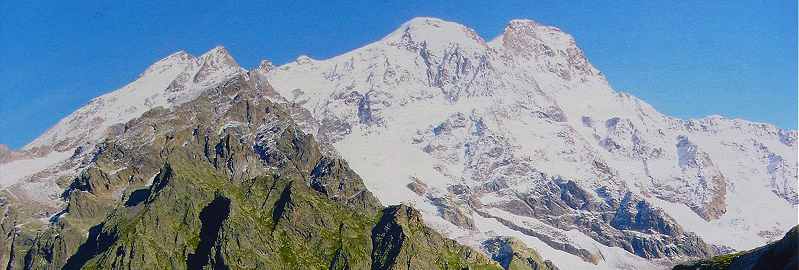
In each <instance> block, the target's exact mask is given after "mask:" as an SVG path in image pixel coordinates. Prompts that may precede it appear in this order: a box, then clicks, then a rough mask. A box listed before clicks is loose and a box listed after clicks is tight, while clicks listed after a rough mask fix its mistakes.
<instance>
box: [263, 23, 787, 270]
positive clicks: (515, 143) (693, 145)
mask: <svg viewBox="0 0 799 270" xmlns="http://www.w3.org/2000/svg"><path fill="white" fill-rule="evenodd" d="M266 76H267V77H268V80H269V82H270V83H271V84H272V86H273V87H274V89H275V90H276V91H277V92H279V93H280V95H282V96H283V97H285V98H287V99H288V101H289V102H291V103H292V104H295V105H296V106H302V107H303V108H305V109H307V110H308V111H309V112H310V115H312V117H313V119H314V120H315V121H316V122H317V124H316V125H317V126H316V127H310V128H309V129H310V132H312V133H316V134H317V135H318V137H320V138H326V139H327V140H329V142H331V143H334V145H335V148H336V149H337V150H338V152H340V153H341V155H342V156H343V157H345V158H346V159H347V160H349V162H350V163H351V165H352V166H353V168H355V170H356V171H358V172H359V173H360V174H361V175H363V176H364V178H365V179H366V180H365V181H366V183H367V186H368V187H369V188H370V190H372V191H373V192H375V193H376V194H377V196H378V197H379V198H380V199H381V200H383V201H384V202H387V203H396V202H412V203H414V204H415V205H416V206H417V207H419V208H421V209H423V211H425V213H426V214H427V220H428V222H430V223H433V225H435V226H437V227H438V228H439V229H440V230H442V231H444V232H447V233H448V234H449V235H450V236H452V237H457V238H459V239H460V240H462V241H465V242H468V241H475V242H479V240H480V239H481V238H482V237H485V236H486V235H493V234H501V235H504V234H509V235H514V236H518V237H521V238H522V239H526V240H527V243H528V244H529V245H531V246H533V247H535V248H536V249H538V250H540V251H541V252H542V253H543V254H544V257H547V258H551V259H552V260H553V261H555V263H556V264H557V263H560V264H562V265H565V266H572V267H575V268H582V267H585V266H586V265H583V264H582V263H583V262H587V263H589V264H595V265H597V266H599V267H607V268H617V267H623V266H624V265H627V264H631V265H633V264H637V263H639V260H638V258H649V259H655V260H657V259H677V258H681V257H692V256H705V255H706V254H707V253H711V252H714V251H715V250H725V249H729V248H733V249H746V248H751V247H755V246H757V245H760V244H762V243H764V242H766V241H769V240H773V239H774V238H775V237H778V236H780V235H782V234H783V233H784V231H785V230H787V229H788V228H790V227H791V226H792V225H794V224H795V223H796V220H797V218H796V204H797V193H796V185H797V175H796V171H797V160H796V156H797V154H796V153H797V145H796V136H797V133H796V131H786V130H782V129H779V128H776V127H774V126H772V125H768V124H760V123H752V122H747V121H744V120H739V119H726V118H723V117H718V116H711V117H707V118H704V119H697V120H682V119H677V118H673V117H669V116H667V115H663V114H661V113H659V112H658V111H656V110H655V109H654V108H652V107H651V106H650V105H648V104H647V103H645V102H644V101H642V100H640V99H637V98H635V97H633V96H631V95H629V94H626V93H621V92H617V91H614V90H613V89H612V88H611V87H610V86H609V85H608V82H607V81H606V80H605V78H604V77H603V76H602V73H601V72H600V71H598V70H597V69H596V68H594V67H593V66H592V65H591V64H590V63H589V62H588V60H587V59H586V58H585V56H584V55H583V53H582V51H581V50H580V49H579V48H578V47H577V46H576V43H575V41H574V39H573V38H572V37H571V36H570V35H568V34H566V33H564V32H562V31H561V30H559V29H558V28H555V27H551V26H544V25H541V24H538V23H536V22H533V21H529V20H514V21H511V22H510V23H509V24H508V25H507V27H506V28H505V31H504V32H503V33H502V34H501V35H500V36H499V37H496V38H494V39H492V40H491V41H486V40H484V39H483V38H481V37H480V36H479V35H477V34H476V33H475V31H473V30H471V29H469V28H467V27H465V26H462V25H459V24H457V23H453V22H447V21H443V20H439V19H435V18H416V19H413V20H411V21H409V22H407V23H405V24H404V25H402V26H401V27H400V28H399V29H397V30H396V31H394V32H393V33H391V34H389V35H388V36H386V37H385V38H383V39H381V40H379V41H377V42H375V43H372V44H369V45H366V46H364V47H362V48H359V49H356V50H354V51H351V52H349V53H345V54H343V55H340V56H336V57H333V58H331V59H326V60H315V59H310V58H308V57H304V56H303V57H300V58H298V59H297V60H296V61H295V62H293V63H289V64H286V65H284V66H280V67H278V68H276V69H274V70H273V71H271V72H269V73H268V74H266ZM763 209H769V211H763ZM697 236H698V237H697ZM700 238H701V240H699V239H700ZM705 243H707V244H709V245H711V246H710V248H708V246H706V245H705ZM714 247H715V249H714ZM633 254H634V255H637V256H632V255H633ZM570 256H572V257H579V258H581V259H580V260H572V259H573V258H568V257H570ZM566 268H571V267H566Z"/></svg>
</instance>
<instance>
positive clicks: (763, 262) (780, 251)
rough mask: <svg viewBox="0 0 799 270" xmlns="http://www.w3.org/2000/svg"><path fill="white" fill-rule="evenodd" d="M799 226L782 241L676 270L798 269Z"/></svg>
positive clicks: (687, 265) (676, 268)
mask: <svg viewBox="0 0 799 270" xmlns="http://www.w3.org/2000/svg"><path fill="white" fill-rule="evenodd" d="M797 245H799V226H794V227H793V229H791V230H790V231H788V232H787V233H786V234H785V236H783V237H782V239H780V240H778V241H776V242H773V243H769V244H768V245H765V246H762V247H759V248H756V249H753V250H749V251H744V252H737V253H732V254H727V255H722V256H717V257H713V258H711V259H709V260H701V261H697V262H691V263H687V264H680V265H677V266H675V267H674V270H705V269H708V270H715V269H719V270H728V269H729V270H744V269H746V270H749V269H785V270H788V269H796V268H799V253H797V252H796V251H797V250H799V246H797Z"/></svg>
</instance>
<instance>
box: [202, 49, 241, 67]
mask: <svg viewBox="0 0 799 270" xmlns="http://www.w3.org/2000/svg"><path fill="white" fill-rule="evenodd" d="M200 61H202V63H203V64H206V63H209V64H211V65H215V66H233V67H239V64H238V62H236V59H234V58H233V56H232V55H230V51H228V50H227V48H225V47H223V46H221V45H219V46H216V47H214V48H213V49H211V50H209V51H207V52H205V53H204V54H203V55H201V56H200Z"/></svg>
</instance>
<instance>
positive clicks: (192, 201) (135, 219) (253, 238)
mask: <svg viewBox="0 0 799 270" xmlns="http://www.w3.org/2000/svg"><path fill="white" fill-rule="evenodd" d="M209 54H210V55H216V56H215V57H214V58H205V57H202V58H201V59H204V60H202V61H200V63H202V64H201V65H198V66H201V67H203V68H199V69H198V71H197V73H196V74H195V75H192V76H193V77H194V78H199V76H204V77H205V78H222V76H221V75H222V74H226V76H227V75H229V76H227V77H224V79H222V80H219V81H218V83H216V84H211V85H209V87H205V86H202V87H200V88H186V89H185V91H188V93H192V94H194V93H197V96H196V97H195V98H194V99H192V100H189V101H186V102H174V103H171V104H170V105H171V106H169V107H164V106H158V107H154V108H151V109H149V110H144V109H142V111H144V113H143V114H141V115H140V116H132V117H130V119H131V120H129V121H127V122H125V123H123V124H122V126H121V127H119V128H118V129H120V130H119V131H114V130H112V129H114V128H113V127H110V126H108V124H109V123H113V121H115V120H113V119H119V118H108V119H104V120H103V121H94V122H83V123H81V122H80V121H82V119H87V118H86V117H89V119H91V118H95V117H99V116H105V111H107V110H113V109H116V108H119V107H103V106H98V107H97V108H99V109H98V110H97V111H101V112H102V114H101V115H93V114H85V113H83V112H86V111H87V110H79V111H78V113H77V114H73V116H77V117H74V118H71V119H79V120H76V121H62V123H67V124H68V125H73V124H74V123H78V125H84V124H99V126H100V127H104V128H106V129H108V130H107V131H103V132H105V133H104V134H106V135H103V137H102V138H101V139H99V141H92V140H84V141H81V140H78V138H71V137H69V136H68V135H69V134H74V133H72V132H73V130H69V129H62V127H60V126H56V127H55V128H54V129H53V130H55V131H56V132H48V133H46V134H45V136H49V137H48V138H47V139H46V140H38V141H37V142H40V141H44V142H55V143H56V144H60V145H69V144H73V143H74V144H77V145H79V146H77V147H76V148H75V150H74V154H73V155H72V156H71V157H69V158H68V159H67V160H66V161H64V162H63V164H62V165H59V166H60V168H70V167H68V166H67V165H70V166H74V167H77V168H79V169H74V170H73V169H65V171H71V172H73V173H74V176H72V177H67V178H62V179H59V181H57V182H56V183H54V184H56V185H59V187H61V188H62V193H61V194H60V196H61V198H63V201H64V203H65V205H63V206H61V207H60V209H62V210H61V211H60V212H58V213H56V214H54V215H52V216H50V217H49V218H45V219H44V220H39V221H38V222H37V221H36V220H31V218H30V213H27V212H25V211H26V210H31V209H34V207H31V206H29V205H26V204H27V202H26V201H24V200H22V199H19V198H18V197H15V196H14V194H15V193H12V192H13V191H12V190H7V193H6V194H5V196H4V197H3V199H4V200H3V207H4V208H5V209H6V215H5V216H4V218H3V220H2V225H3V226H2V227H1V228H2V230H3V232H4V233H5V234H6V235H8V238H6V239H4V241H2V244H3V245H2V248H3V249H2V250H0V251H2V253H0V256H2V259H3V263H5V265H7V268H8V269H167V268H168V269H206V268H208V269H285V268H287V267H290V268H292V269H321V268H329V269H464V268H470V269H501V267H500V266H499V264H498V263H495V262H493V261H492V260H491V259H490V258H489V257H486V256H485V255H483V254H482V253H480V252H478V251H477V250H475V249H472V248H470V247H466V246H463V245H460V244H458V243H457V242H455V241H454V240H450V239H446V238H444V237H443V236H442V235H441V234H439V233H437V232H435V231H433V230H432V229H431V228H429V227H426V226H425V225H424V223H423V221H422V219H421V215H420V213H419V212H418V211H417V210H415V209H412V208H410V207H408V206H404V205H396V206H389V207H384V206H383V205H382V204H381V203H380V201H378V199H377V198H375V197H374V196H373V195H372V193H371V192H369V191H368V190H367V189H366V188H365V186H364V184H363V181H362V179H361V178H360V177H359V176H358V175H357V174H356V173H355V172H354V171H352V170H351V169H350V168H349V166H348V165H347V162H346V161H344V160H342V159H340V158H337V157H333V156H329V155H326V154H323V153H322V150H321V148H320V145H319V144H318V143H317V142H316V140H314V138H313V136H310V135H306V134H304V133H303V132H302V131H301V130H300V129H299V128H298V127H297V126H296V125H295V124H294V122H293V121H292V120H291V118H290V117H289V115H288V114H287V113H286V110H285V106H284V105H280V104H276V103H273V102H270V101H268V100H267V99H265V98H264V97H263V95H264V93H268V92H269V90H268V87H269V85H268V84H266V83H265V82H263V81H260V80H258V79H257V78H253V77H251V76H250V73H249V72H246V71H244V70H237V69H232V68H231V69H227V68H222V69H212V70H211V71H210V72H209V73H205V74H204V73H203V70H205V69H204V67H210V66H212V64H215V63H220V62H217V61H214V60H210V61H213V62H209V59H232V58H229V57H227V54H226V53H224V50H222V49H219V48H217V49H214V50H212V51H211V52H209ZM209 54H206V55H209ZM217 56H224V57H217ZM172 57H173V56H170V57H168V58H167V59H166V60H164V61H168V60H169V59H171V58H172ZM181 58H185V59H192V58H189V57H183V56H181ZM162 62H163V61H161V62H159V63H157V64H156V66H159V65H161V64H162ZM190 63H194V62H190ZM208 63H212V64H208ZM229 63H233V62H229ZM173 67H174V66H173ZM189 67H191V66H189ZM180 68H181V69H183V68H184V67H180ZM150 70H153V68H152V67H151V68H150V69H148V71H150ZM188 70H191V69H188ZM229 70H235V72H231V73H226V72H227V71H229ZM173 74H177V73H173ZM160 75H161V74H158V75H152V74H147V72H145V75H143V76H142V77H141V78H140V79H139V80H140V81H141V80H143V81H149V80H151V79H152V78H150V76H160ZM184 78H191V77H185V76H177V77H176V78H174V79H173V80H174V81H173V82H172V83H169V84H161V86H167V85H168V87H166V88H165V91H166V92H158V91H153V92H152V93H155V94H153V96H159V97H160V95H162V94H166V95H169V93H170V91H171V89H173V87H172V86H174V85H178V84H177V83H175V82H186V80H185V79H184ZM138 82H139V81H137V82H134V83H133V84H132V85H137V83H138ZM188 85H189V86H191V87H197V86H195V85H191V84H188ZM128 89H130V88H127V87H126V88H123V89H121V90H118V91H117V92H113V93H111V94H109V95H106V96H103V97H102V99H99V100H102V101H105V102H109V103H113V102H115V101H116V102H128V103H125V104H144V106H149V105H148V104H147V103H136V102H138V101H137V100H135V99H134V100H127V101H120V100H114V99H110V98H108V97H115V96H118V95H121V94H125V93H126V92H125V91H127V90H128ZM186 100H188V99H186ZM131 102H132V103H131ZM169 102H172V101H169ZM95 104H108V103H101V102H97V100H95V101H93V102H92V103H90V104H89V105H88V106H96V105H95ZM131 111H132V110H131ZM126 117H129V116H126ZM109 119H111V120H109ZM51 131H52V130H51ZM60 131H66V132H60ZM90 132H95V131H90ZM108 132H116V133H115V134H114V135H108V134H109V133H108ZM64 134H67V136H65V137H61V136H63V135H64ZM94 134H100V133H94ZM80 138H86V139H91V137H87V136H85V135H81V137H80ZM62 142H66V143H64V144H62ZM34 143H36V142H34ZM90 146H91V148H88V147H90ZM32 147H50V145H49V144H44V145H42V146H39V145H35V146H32ZM64 147H68V146H64ZM82 147H87V148H86V149H83V148H82ZM56 148H57V147H56ZM52 151H57V150H52ZM9 164H10V163H9ZM6 165H8V164H6ZM37 180H46V178H44V179H36V178H34V179H29V181H37ZM61 180H68V181H64V182H61ZM20 184H23V185H24V184H28V185H33V183H32V182H31V183H27V182H25V183H20ZM39 210H41V209H39ZM34 216H35V215H34Z"/></svg>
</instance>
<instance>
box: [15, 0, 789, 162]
mask: <svg viewBox="0 0 799 270" xmlns="http://www.w3.org/2000/svg"><path fill="white" fill-rule="evenodd" d="M166 2H173V1H77V2H75V1H0V143H2V144H8V145H10V146H12V147H15V148H16V147H21V146H22V145H24V144H26V143H27V142H29V141H31V140H32V139H34V138H35V137H36V136H38V135H39V134H41V133H42V132H44V131H45V130H46V129H47V128H49V127H50V126H52V125H53V124H55V123H56V122H57V121H58V120H59V119H61V118H62V117H64V116H66V115H67V114H69V113H70V112H72V111H73V110H75V109H77V108H79V107H80V106H82V105H83V104H85V103H86V102H88V101H89V100H90V99H91V98H93V97H95V96H98V95H100V94H102V93H105V92H108V91H111V90H114V89H116V88H119V87H121V86H123V85H125V84H126V83H128V82H130V81H132V80H133V79H135V78H136V76H137V75H138V74H139V73H140V72H142V71H143V70H144V69H145V68H146V67H147V66H148V65H149V64H151V63H152V62H154V61H156V60H158V59H160V58H162V57H164V56H166V55H168V54H170V53H172V52H174V51H177V50H180V49H185V50H187V51H189V52H190V53H192V54H195V55H199V54H201V53H202V52H204V51H206V50H208V49H210V48H212V47H213V46H215V45H220V44H221V45H224V46H225V47H227V48H228V49H229V50H230V51H231V52H232V54H233V55H234V57H236V59H237V60H238V61H239V63H241V64H242V65H243V66H244V67H247V68H250V67H253V66H255V65H257V63H258V61H259V60H260V59H264V58H268V59H271V60H272V61H273V62H275V63H276V64H282V63H286V62H288V61H291V60H293V59H294V58H296V57H297V56H298V55H300V54H307V55H310V56H311V57H314V58H319V59H323V58H327V57H330V56H334V55H337V54H340V53H343V52H346V51H349V50H352V49H354V48H357V47H360V46H363V45H365V44H367V43H369V42H372V41H375V40H377V39H379V38H381V37H382V36H384V35H386V34H388V33H389V32H391V31H392V30H394V29H395V28H397V27H399V25H400V24H401V23H403V22H404V21H406V20H408V19H410V18H412V17H416V16H432V17H439V18H443V19H446V20H451V21H456V22H459V23H462V24H465V25H467V26H470V27H472V28H474V29H475V30H476V31H477V32H479V33H480V34H481V35H482V36H483V37H484V38H486V39H490V38H492V37H494V36H496V35H497V34H498V33H499V32H501V31H502V28H503V27H504V25H505V24H506V23H507V22H508V21H509V20H510V19H513V18H530V19H534V20H536V21H539V22H542V23H545V24H550V25H555V26H558V27H560V28H562V29H563V30H565V31H567V32H569V33H571V34H572V35H574V36H575V38H576V39H577V42H578V44H579V45H580V47H582V48H583V50H584V51H585V53H586V54H587V55H588V58H589V59H590V61H591V62H592V63H593V64H594V65H595V66H597V67H598V68H599V69H600V70H602V71H603V72H604V73H605V74H606V76H607V77H608V79H609V80H610V82H611V84H612V85H613V86H614V88H616V89H617V90H621V91H626V92H630V93H632V94H634V95H636V96H638V97H641V98H643V99H644V100H646V101H647V102H649V103H651V104H653V105H654V106H655V108H657V109H658V110H660V111H662V112H664V113H667V114H671V115H675V116H678V117H683V118H691V117H702V116H706V115H710V114H721V115H725V116H731V117H741V118H745V119H749V120H754V121H761V122H769V123H774V124H776V125H778V126H780V127H783V128H789V129H796V127H797V74H798V73H797V2H796V0H775V1H737V0H736V1H640V0H639V1H607V2H605V3H600V1H565V2H569V3H561V1H529V0H528V1H488V2H486V1H429V0H428V1H341V3H335V4H334V3H330V2H329V1H318V2H301V1H282V2H281V3H266V2H272V1H257V2H245V1H216V2H210V1H185V2H183V3H179V4H175V3H166ZM275 2H277V1H275ZM500 2H501V3H500ZM688 2H692V3H688ZM486 3H490V4H486Z"/></svg>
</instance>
